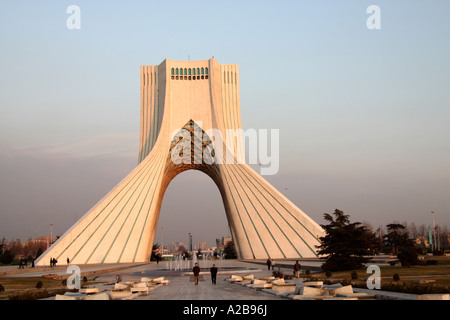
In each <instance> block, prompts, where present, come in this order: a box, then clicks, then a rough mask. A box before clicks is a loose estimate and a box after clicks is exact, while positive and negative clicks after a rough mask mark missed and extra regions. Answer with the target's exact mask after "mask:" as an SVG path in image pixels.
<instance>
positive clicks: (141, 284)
mask: <svg viewBox="0 0 450 320" xmlns="http://www.w3.org/2000/svg"><path fill="white" fill-rule="evenodd" d="M147 287H148V284H147V282H138V283H135V284H133V288H147Z"/></svg>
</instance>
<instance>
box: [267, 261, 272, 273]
mask: <svg viewBox="0 0 450 320" xmlns="http://www.w3.org/2000/svg"><path fill="white" fill-rule="evenodd" d="M266 263H267V270H269V271H270V265H271V264H272V262H271V261H270V258H268V259H267V261H266Z"/></svg>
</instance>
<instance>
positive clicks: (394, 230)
mask: <svg viewBox="0 0 450 320" xmlns="http://www.w3.org/2000/svg"><path fill="white" fill-rule="evenodd" d="M386 227H387V229H388V233H387V235H386V237H385V246H386V249H388V250H390V251H391V252H392V254H394V255H396V256H397V257H398V259H399V260H400V263H401V265H402V266H403V267H409V266H411V265H416V264H418V263H419V261H418V259H417V258H418V256H419V253H418V251H417V248H416V246H415V245H414V241H413V240H412V239H410V237H409V233H408V232H407V231H406V230H405V229H406V227H405V226H404V225H402V224H399V223H391V224H388V225H387V226H386Z"/></svg>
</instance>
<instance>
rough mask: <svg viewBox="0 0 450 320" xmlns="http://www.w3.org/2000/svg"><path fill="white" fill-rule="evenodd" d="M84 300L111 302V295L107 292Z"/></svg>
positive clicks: (91, 295) (92, 295)
mask: <svg viewBox="0 0 450 320" xmlns="http://www.w3.org/2000/svg"><path fill="white" fill-rule="evenodd" d="M83 300H109V294H108V293H106V292H100V293H96V294H90V295H88V296H87V297H86V298H84V299H83Z"/></svg>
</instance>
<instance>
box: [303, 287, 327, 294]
mask: <svg viewBox="0 0 450 320" xmlns="http://www.w3.org/2000/svg"><path fill="white" fill-rule="evenodd" d="M324 294H327V290H326V289H320V288H314V287H301V288H300V295H303V296H322V295H324Z"/></svg>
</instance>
